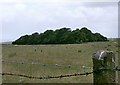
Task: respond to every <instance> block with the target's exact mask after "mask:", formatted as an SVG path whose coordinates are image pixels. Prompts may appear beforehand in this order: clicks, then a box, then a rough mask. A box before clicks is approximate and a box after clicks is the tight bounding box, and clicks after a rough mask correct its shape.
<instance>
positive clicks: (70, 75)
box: [0, 67, 120, 79]
mask: <svg viewBox="0 0 120 85" xmlns="http://www.w3.org/2000/svg"><path fill="white" fill-rule="evenodd" d="M105 70H113V71H120V68H118V67H116V68H97V69H95V70H93V71H91V72H84V73H74V74H65V75H58V76H46V77H35V76H29V75H24V74H16V73H10V72H6V73H0V74H1V75H11V76H20V77H26V78H30V79H52V78H64V77H73V76H80V75H86V76H87V75H90V74H93V73H94V72H96V71H105Z"/></svg>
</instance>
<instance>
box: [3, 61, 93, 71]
mask: <svg viewBox="0 0 120 85" xmlns="http://www.w3.org/2000/svg"><path fill="white" fill-rule="evenodd" d="M2 62H3V63H16V64H33V65H41V66H57V67H69V68H70V67H79V68H83V69H92V68H93V67H90V66H89V67H88V66H84V65H83V66H77V65H65V64H42V63H39V62H27V61H2Z"/></svg>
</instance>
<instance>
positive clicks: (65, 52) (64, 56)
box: [2, 42, 119, 83]
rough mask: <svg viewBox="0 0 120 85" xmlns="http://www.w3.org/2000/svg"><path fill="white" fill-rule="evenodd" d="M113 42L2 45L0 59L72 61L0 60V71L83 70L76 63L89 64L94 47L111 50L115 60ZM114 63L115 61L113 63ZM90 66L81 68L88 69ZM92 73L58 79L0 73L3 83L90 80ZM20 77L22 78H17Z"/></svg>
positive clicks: (38, 73) (42, 73)
mask: <svg viewBox="0 0 120 85" xmlns="http://www.w3.org/2000/svg"><path fill="white" fill-rule="evenodd" d="M116 44H117V43H116V42H94V43H84V44H67V45H32V46H30V45H27V46H23V45H20V46H13V45H3V46H2V47H3V48H2V59H3V60H6V61H31V62H32V61H33V62H39V63H41V64H64V65H73V66H71V68H68V67H65V66H62V67H57V66H41V65H30V64H15V63H3V67H2V70H3V72H12V73H18V74H26V75H31V76H55V75H64V74H73V73H81V72H84V69H81V68H80V66H83V65H84V66H88V67H92V66H93V65H92V54H93V53H94V52H96V51H97V50H109V51H113V52H114V53H115V56H116V63H118V61H117V60H118V52H119V50H118V47H117V45H116ZM116 65H117V64H116ZM91 70H92V69H85V71H87V72H89V71H91ZM92 76H93V75H88V76H78V77H70V78H61V79H48V80H38V79H36V80H35V79H28V78H22V77H16V76H3V82H6V83H20V82H22V83H92V82H93V77H92ZM20 80H22V81H20Z"/></svg>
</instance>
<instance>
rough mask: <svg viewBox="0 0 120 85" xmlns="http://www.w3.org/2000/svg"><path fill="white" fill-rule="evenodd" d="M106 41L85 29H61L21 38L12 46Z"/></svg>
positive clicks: (99, 35)
mask: <svg viewBox="0 0 120 85" xmlns="http://www.w3.org/2000/svg"><path fill="white" fill-rule="evenodd" d="M95 41H108V40H107V38H106V37H104V36H102V35H101V34H99V33H92V32H91V31H90V30H88V29H87V28H86V27H83V28H82V29H76V30H73V31H71V29H70V28H61V29H57V30H55V31H53V30H47V31H45V32H44V33H40V34H39V33H37V32H36V33H33V34H32V35H24V36H21V37H20V38H19V39H17V40H16V41H14V42H12V44H18V45H37V44H79V43H83V42H95Z"/></svg>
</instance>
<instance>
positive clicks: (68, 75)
mask: <svg viewBox="0 0 120 85" xmlns="http://www.w3.org/2000/svg"><path fill="white" fill-rule="evenodd" d="M92 73H93V72H85V73H74V74H66V75H58V76H47V77H35V76H28V75H24V74H15V73H0V74H2V75H11V76H20V77H26V78H31V79H51V78H63V77H72V76H80V75H89V74H92Z"/></svg>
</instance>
